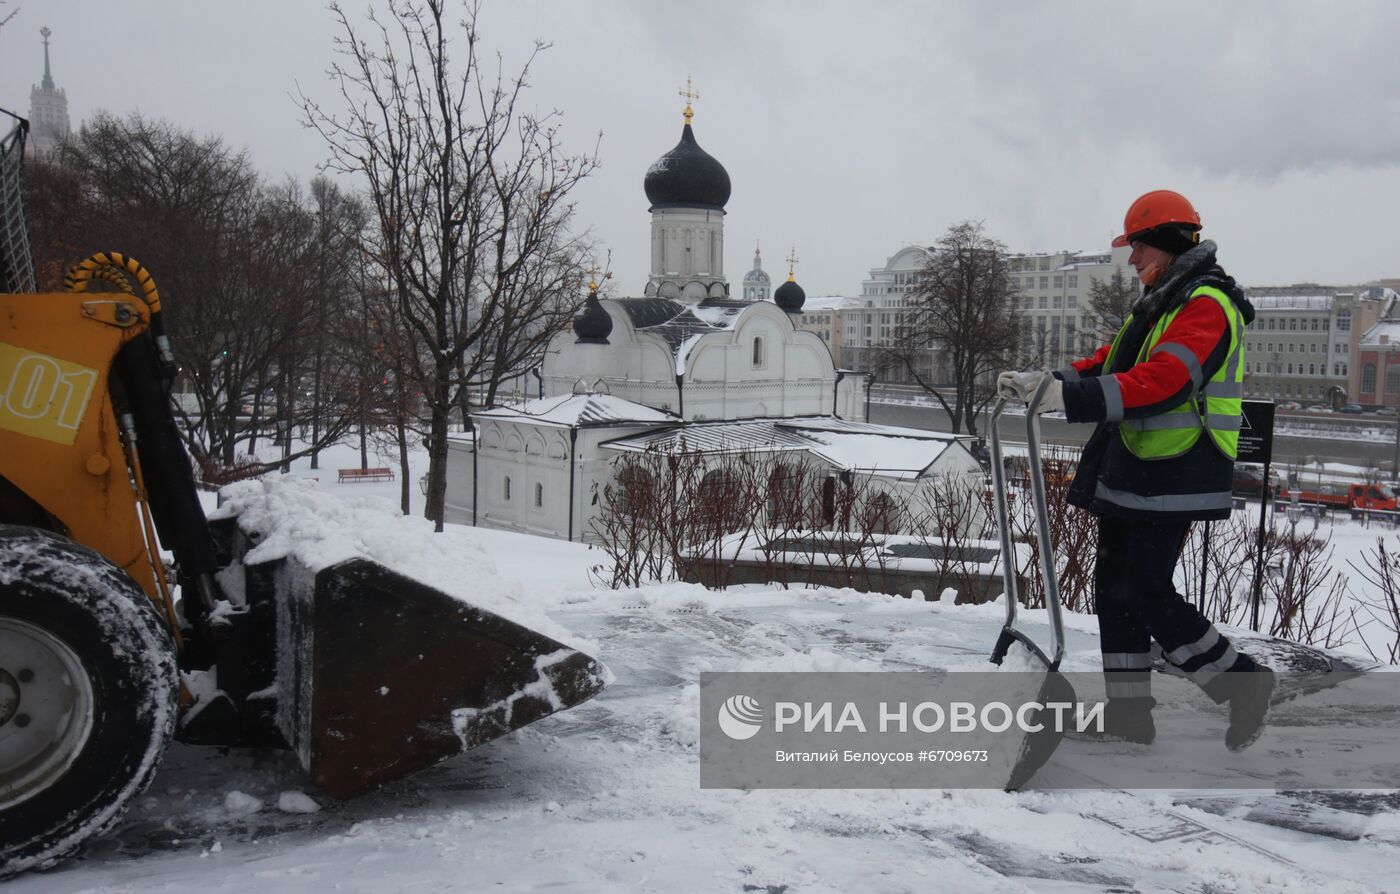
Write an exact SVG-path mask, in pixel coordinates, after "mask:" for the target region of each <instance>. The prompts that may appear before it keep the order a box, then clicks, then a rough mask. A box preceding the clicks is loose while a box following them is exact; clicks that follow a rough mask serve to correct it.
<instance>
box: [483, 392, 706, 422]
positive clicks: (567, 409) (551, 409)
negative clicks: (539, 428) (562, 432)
mask: <svg viewBox="0 0 1400 894" xmlns="http://www.w3.org/2000/svg"><path fill="white" fill-rule="evenodd" d="M475 415H477V416H485V417H487V418H490V419H517V420H521V421H529V422H533V423H537V424H544V425H564V426H569V427H570V428H572V427H574V426H592V425H617V424H622V423H627V422H648V423H651V422H677V421H679V420H677V419H676V417H675V416H672V415H671V414H669V413H663V412H661V411H660V410H653V409H652V408H651V407H644V406H642V405H641V404H634V403H632V402H631V401H630V400H623V399H622V398H620V397H613V396H612V395H610V394H569V395H558V396H555V397H543V398H540V399H538V400H532V401H529V402H527V403H526V404H525V405H524V406H522V407H519V408H515V407H492V408H491V409H489V410H482V411H481V412H479V413H476V414H475Z"/></svg>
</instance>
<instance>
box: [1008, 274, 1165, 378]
mask: <svg viewBox="0 0 1400 894" xmlns="http://www.w3.org/2000/svg"><path fill="white" fill-rule="evenodd" d="M1131 251H1132V250H1131V249H1129V248H1115V249H1113V250H1111V251H1105V252H1068V251H1060V252H1050V253H1042V254H1016V255H1011V256H1010V258H1009V263H1008V271H1009V275H1010V278H1011V285H1012V287H1013V288H1014V289H1015V290H1016V293H1017V299H1016V300H1017V303H1018V306H1019V308H1020V311H1021V318H1022V322H1021V326H1022V328H1021V351H1022V365H1026V366H1035V365H1039V366H1045V367H1049V368H1051V369H1058V368H1060V367H1062V366H1065V365H1066V364H1068V363H1069V362H1070V361H1071V360H1077V359H1078V358H1080V357H1084V356H1087V355H1088V354H1092V353H1093V352H1094V350H1095V349H1096V348H1097V347H1098V346H1099V342H1100V340H1101V338H1100V335H1099V334H1098V333H1097V332H1096V328H1097V327H1096V325H1095V320H1094V316H1093V309H1092V306H1091V304H1090V301H1089V290H1090V288H1091V287H1092V286H1093V284H1094V283H1095V282H1107V281H1109V280H1111V279H1112V278H1113V274H1114V273H1115V272H1118V273H1121V274H1122V275H1123V279H1124V281H1125V282H1126V283H1127V284H1128V285H1129V287H1130V288H1131V289H1132V290H1133V293H1134V294H1137V293H1138V292H1139V291H1140V290H1141V285H1140V284H1139V283H1138V278H1137V272H1136V271H1135V270H1133V268H1132V267H1131V266H1129V265H1128V255H1129V254H1131Z"/></svg>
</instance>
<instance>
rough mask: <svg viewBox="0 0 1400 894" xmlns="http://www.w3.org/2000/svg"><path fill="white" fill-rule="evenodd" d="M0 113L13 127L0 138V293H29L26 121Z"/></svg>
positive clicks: (31, 277)
mask: <svg viewBox="0 0 1400 894" xmlns="http://www.w3.org/2000/svg"><path fill="white" fill-rule="evenodd" d="M0 112H4V113H5V114H6V115H9V116H10V117H11V118H14V119H15V125H14V127H13V128H12V129H11V130H10V132H9V133H8V134H7V135H6V136H5V137H4V138H3V139H0V292H32V291H34V289H35V283H34V258H33V255H31V254H30V251H29V229H28V227H27V226H26V225H25V221H24V196H23V191H24V143H25V139H26V137H28V135H29V122H28V121H26V120H25V119H23V118H21V117H19V116H18V115H15V114H13V113H11V112H5V110H4V109H0Z"/></svg>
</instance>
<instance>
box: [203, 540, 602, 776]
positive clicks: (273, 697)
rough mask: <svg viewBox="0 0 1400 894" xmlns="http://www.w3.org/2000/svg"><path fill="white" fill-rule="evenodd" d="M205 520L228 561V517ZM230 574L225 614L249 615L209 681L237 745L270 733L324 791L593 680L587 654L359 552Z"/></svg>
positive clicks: (390, 768)
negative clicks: (230, 608)
mask: <svg viewBox="0 0 1400 894" xmlns="http://www.w3.org/2000/svg"><path fill="white" fill-rule="evenodd" d="M213 527H214V529H215V532H216V537H218V539H219V540H221V541H223V543H224V544H225V545H226V546H230V547H232V550H231V552H232V555H233V556H241V555H243V554H244V553H246V552H247V549H248V547H249V546H250V544H248V543H246V542H244V541H245V537H246V535H245V534H244V533H243V532H242V531H239V530H238V526H237V520H236V519H225V520H220V521H216V522H214V523H213ZM238 570H239V569H237V568H235V569H233V571H235V572H236V571H238ZM241 570H242V577H243V587H242V589H243V594H244V605H243V606H241V607H240V609H239V610H240V611H246V612H247V614H248V615H250V616H252V617H251V618H249V619H246V621H245V623H244V624H243V625H241V626H242V628H243V629H242V631H241V634H242V635H241V636H235V637H232V639H233V640H242V641H235V642H230V643H228V645H227V648H228V649H229V651H230V652H232V653H233V654H235V655H237V656H239V657H240V660H238V661H232V662H230V663H228V664H225V663H224V662H220V663H219V671H220V672H219V675H218V685H219V687H220V689H222V690H225V691H227V692H228V694H229V695H230V696H232V698H233V701H234V702H235V703H236V704H238V705H240V708H239V710H240V713H241V714H242V717H241V718H240V720H239V722H238V726H239V727H240V728H241V730H242V731H243V733H244V735H243V737H242V738H244V739H245V741H247V740H248V739H249V736H248V733H249V732H252V731H256V732H255V735H254V736H253V737H252V738H255V739H258V740H260V741H258V742H257V744H262V743H265V742H269V740H275V739H277V738H280V739H281V740H283V741H284V742H285V744H286V745H288V746H290V747H291V749H292V750H293V751H295V752H296V754H297V756H298V757H299V758H300V761H301V764H302V766H303V767H304V768H305V769H306V771H307V772H308V773H309V774H310V776H311V779H312V781H313V782H315V784H316V785H317V786H319V787H320V788H321V790H323V791H324V792H325V793H326V794H328V795H330V796H332V797H334V798H348V797H351V796H353V795H356V794H359V793H361V792H364V791H366V790H368V789H371V788H373V787H375V786H377V785H379V784H381V783H383V782H387V781H389V780H392V779H397V778H399V777H401V776H405V775H407V774H409V773H413V772H415V771H417V770H421V769H423V768H425V767H428V766H431V765H433V764H436V763H438V762H440V761H443V760H445V759H447V758H449V757H452V756H454V755H457V754H460V753H462V752H463V751H466V750H468V749H470V748H474V747H476V746H477V745H480V744H482V743H484V742H487V741H490V740H491V739H494V738H496V737H497V736H501V735H504V734H505V733H508V732H510V731H512V730H515V729H519V728H520V727H522V726H525V725H526V724H529V723H533V722H535V721H536V720H539V719H540V718H542V717H545V716H547V715H549V714H553V713H554V712H556V711H562V710H564V709H566V708H569V707H572V706H573V705H576V704H578V703H580V702H582V701H585V700H586V699H588V698H591V697H592V696H594V695H596V694H597V693H598V692H600V691H601V690H602V689H603V686H604V684H605V682H606V674H607V671H606V670H605V669H604V668H603V667H602V665H600V664H599V663H598V662H597V661H595V660H594V659H593V658H591V657H589V656H588V655H586V654H584V653H582V652H579V651H577V650H575V649H573V648H571V647H569V646H566V645H564V644H563V643H560V642H559V641H557V640H555V639H552V638H551V637H548V636H545V635H544V634H542V633H540V632H538V631H536V630H532V629H531V628H529V627H526V626H523V625H522V624H519V623H516V622H514V621H511V620H509V619H507V618H505V617H503V616H501V615H500V614H497V613H495V612H492V611H488V610H486V609H484V608H481V607H479V606H476V605H473V604H471V603H470V602H466V601H463V600H462V599H459V598H456V597H453V596H451V595H449V594H447V593H445V592H443V591H441V590H439V589H437V588H435V587H432V586H428V585H427V584H424V583H422V582H420V581H416V580H413V579H412V578H409V577H406V576H405V575H402V574H399V573H397V572H395V571H392V570H390V569H388V568H386V567H384V566H382V565H380V564H378V563H377V562H374V561H371V560H369V559H365V558H354V559H349V560H346V561H341V562H337V563H335V564H332V565H329V566H328V567H324V568H319V569H313V568H308V567H307V566H305V565H303V564H302V563H301V562H299V561H298V560H297V559H296V558H295V557H293V556H287V557H284V558H280V559H274V560H270V561H266V562H260V563H257V564H252V565H245V566H243V567H242V569H241ZM235 629H238V625H235ZM250 640H251V641H250ZM252 655H262V656H267V659H268V660H264V661H261V662H259V661H249V660H248V657H249V656H252ZM226 666H227V667H230V668H231V669H234V673H226V672H224V667H226ZM247 743H248V744H254V742H247ZM279 744H280V743H279Z"/></svg>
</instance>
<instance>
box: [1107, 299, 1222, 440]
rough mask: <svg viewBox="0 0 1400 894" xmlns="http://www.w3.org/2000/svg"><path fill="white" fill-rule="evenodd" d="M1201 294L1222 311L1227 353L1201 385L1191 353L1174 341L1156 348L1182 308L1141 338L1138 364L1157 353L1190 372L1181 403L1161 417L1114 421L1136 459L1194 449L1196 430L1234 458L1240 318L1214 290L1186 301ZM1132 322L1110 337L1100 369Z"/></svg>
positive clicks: (1109, 361) (1109, 366)
mask: <svg viewBox="0 0 1400 894" xmlns="http://www.w3.org/2000/svg"><path fill="white" fill-rule="evenodd" d="M1202 295H1209V296H1210V297H1211V298H1214V299H1215V301H1216V302H1217V303H1218V304H1219V305H1220V308H1221V310H1223V311H1225V320H1226V322H1227V324H1228V325H1229V327H1230V350H1229V353H1228V354H1227V355H1226V357H1225V362H1224V363H1222V364H1220V368H1219V369H1217V370H1216V371H1215V374H1214V375H1212V376H1211V377H1210V381H1209V382H1205V383H1202V381H1201V378H1202V375H1203V374H1202V371H1201V364H1200V362H1199V361H1197V359H1196V355H1195V354H1193V353H1191V351H1189V350H1188V349H1187V348H1185V347H1184V346H1182V345H1180V344H1177V343H1175V342H1167V343H1166V344H1159V342H1160V341H1161V339H1162V333H1164V332H1166V330H1167V327H1168V326H1170V325H1171V323H1172V320H1174V319H1176V315H1177V314H1179V313H1181V310H1182V308H1184V307H1185V306H1186V304H1185V303H1183V304H1182V305H1181V306H1179V307H1177V308H1176V309H1174V310H1172V311H1171V312H1170V313H1165V314H1163V315H1162V318H1161V319H1159V320H1158V321H1157V324H1156V325H1155V326H1153V327H1152V331H1151V332H1150V333H1148V335H1147V338H1145V339H1143V342H1142V349H1141V350H1140V351H1139V352H1138V356H1137V362H1138V363H1142V362H1143V361H1145V360H1147V359H1148V358H1149V357H1151V356H1152V355H1153V354H1155V353H1156V352H1158V351H1166V352H1167V353H1169V354H1171V355H1172V356H1174V357H1176V358H1177V359H1178V360H1180V361H1181V362H1182V363H1184V364H1185V365H1186V369H1187V370H1188V371H1189V372H1190V374H1191V384H1192V389H1191V394H1190V395H1189V396H1188V397H1187V398H1186V400H1184V401H1182V402H1181V403H1180V404H1178V405H1177V406H1175V407H1172V408H1171V409H1170V410H1167V411H1166V412H1164V413H1159V414H1157V415H1155V416H1148V417H1146V418H1144V419H1124V420H1123V421H1122V422H1120V423H1119V425H1118V431H1119V434H1120V435H1121V436H1122V438H1123V444H1124V445H1125V446H1126V447H1127V448H1128V450H1129V451H1131V452H1132V454H1133V455H1134V456H1136V457H1138V458H1139V459H1171V458H1172V457H1174V456H1181V455H1182V454H1183V453H1185V452H1186V451H1188V450H1190V449H1191V448H1192V447H1194V446H1195V445H1196V441H1197V439H1199V438H1200V436H1201V432H1202V431H1208V432H1210V437H1211V440H1212V441H1214V442H1215V446H1216V448H1217V449H1219V451H1220V452H1221V453H1222V454H1224V455H1225V456H1227V457H1229V458H1230V459H1231V460H1232V461H1233V460H1234V459H1235V458H1236V456H1238V454H1239V442H1240V414H1241V412H1242V411H1243V404H1242V398H1243V395H1244V341H1243V339H1242V338H1241V335H1242V330H1243V329H1244V319H1243V318H1242V317H1241V316H1240V312H1239V309H1238V308H1236V307H1235V303H1234V302H1233V301H1231V300H1230V297H1229V296H1228V295H1226V294H1225V293H1224V292H1222V291H1220V290H1219V289H1217V288H1215V287H1213V286H1200V287H1199V288H1197V289H1196V290H1195V291H1194V292H1192V293H1191V297H1192V298H1196V297H1199V296H1202ZM1132 320H1133V317H1132V315H1131V314H1129V315H1128V318H1127V319H1126V320H1124V321H1123V327H1122V328H1121V329H1119V330H1118V335H1116V336H1115V337H1114V339H1113V345H1112V346H1111V347H1110V348H1109V351H1108V356H1107V357H1105V358H1104V362H1103V368H1104V369H1105V370H1109V369H1112V368H1113V355H1114V354H1115V353H1117V351H1118V343H1119V341H1120V340H1121V339H1122V338H1123V333H1124V332H1126V331H1127V330H1128V326H1129V325H1130V324H1131V323H1132Z"/></svg>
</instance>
